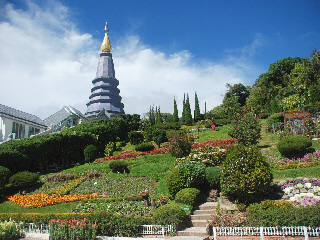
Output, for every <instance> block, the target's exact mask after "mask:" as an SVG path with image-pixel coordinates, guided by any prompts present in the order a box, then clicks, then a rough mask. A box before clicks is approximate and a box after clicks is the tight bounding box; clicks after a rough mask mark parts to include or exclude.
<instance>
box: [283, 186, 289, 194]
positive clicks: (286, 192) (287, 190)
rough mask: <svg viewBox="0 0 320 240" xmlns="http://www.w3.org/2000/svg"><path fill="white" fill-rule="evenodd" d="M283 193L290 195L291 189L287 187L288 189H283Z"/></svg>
mask: <svg viewBox="0 0 320 240" xmlns="http://www.w3.org/2000/svg"><path fill="white" fill-rule="evenodd" d="M283 191H284V193H285V194H289V193H290V192H291V189H290V188H288V187H287V188H285V189H283Z"/></svg>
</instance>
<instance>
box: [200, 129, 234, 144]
mask: <svg viewBox="0 0 320 240" xmlns="http://www.w3.org/2000/svg"><path fill="white" fill-rule="evenodd" d="M230 130H231V125H226V126H223V127H216V129H215V130H214V131H212V130H211V129H208V128H206V129H202V130H200V132H194V135H198V136H199V139H195V142H204V141H208V140H212V141H214V140H223V139H229V138H232V137H230V136H229V135H228V133H229V132H230Z"/></svg>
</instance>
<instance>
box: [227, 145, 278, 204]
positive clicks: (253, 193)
mask: <svg viewBox="0 0 320 240" xmlns="http://www.w3.org/2000/svg"><path fill="white" fill-rule="evenodd" d="M271 182H272V173H271V170H270V167H269V165H268V164H267V162H266V161H265V159H264V157H263V156H262V154H261V152H260V150H259V149H258V148H257V147H255V146H244V145H236V146H232V147H231V148H230V149H229V151H228V153H227V156H226V160H225V162H224V163H223V165H222V170H221V191H222V192H223V193H225V194H226V195H227V196H231V197H233V198H236V199H238V200H239V201H240V202H254V201H258V200H259V199H260V198H261V197H262V194H263V193H264V192H266V191H267V190H268V188H269V186H270V184H271Z"/></svg>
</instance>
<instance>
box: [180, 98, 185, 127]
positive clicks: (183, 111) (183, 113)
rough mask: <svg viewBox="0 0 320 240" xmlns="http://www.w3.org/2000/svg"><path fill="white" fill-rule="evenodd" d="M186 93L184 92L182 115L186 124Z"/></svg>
mask: <svg viewBox="0 0 320 240" xmlns="http://www.w3.org/2000/svg"><path fill="white" fill-rule="evenodd" d="M185 108H186V94H185V93H184V94H183V105H182V116H181V123H182V124H185V122H186V120H185V118H186V117H185V116H186V110H185Z"/></svg>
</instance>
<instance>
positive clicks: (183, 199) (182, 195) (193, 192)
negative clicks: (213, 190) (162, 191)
mask: <svg viewBox="0 0 320 240" xmlns="http://www.w3.org/2000/svg"><path fill="white" fill-rule="evenodd" d="M199 200H200V190H199V189H196V188H184V189H181V190H180V191H179V192H178V193H177V194H176V197H175V201H176V202H177V203H181V204H186V205H189V206H193V207H194V206H196V204H198V203H199Z"/></svg>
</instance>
